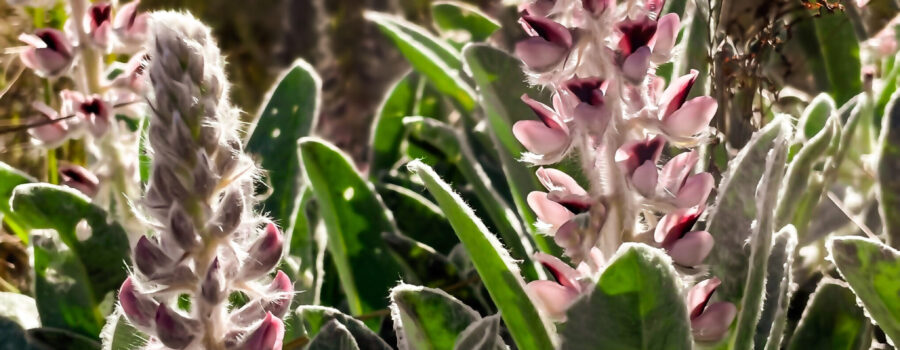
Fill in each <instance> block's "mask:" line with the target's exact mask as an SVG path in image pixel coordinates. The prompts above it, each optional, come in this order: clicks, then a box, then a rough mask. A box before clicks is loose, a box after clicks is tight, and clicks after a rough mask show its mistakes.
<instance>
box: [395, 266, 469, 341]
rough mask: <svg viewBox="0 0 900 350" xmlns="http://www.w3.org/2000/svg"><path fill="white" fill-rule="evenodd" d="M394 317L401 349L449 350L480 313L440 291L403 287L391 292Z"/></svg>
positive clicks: (403, 285)
mask: <svg viewBox="0 0 900 350" xmlns="http://www.w3.org/2000/svg"><path fill="white" fill-rule="evenodd" d="M391 318H393V320H394V330H395V331H396V332H397V346H398V347H399V348H400V349H446V350H452V349H453V344H455V343H456V339H457V338H458V337H459V335H460V333H462V332H463V331H464V330H465V329H466V327H468V326H469V325H470V324H472V323H473V322H475V321H478V320H480V319H481V316H480V315H478V312H476V311H475V310H473V309H472V308H471V307H469V306H467V305H466V304H463V303H462V302H460V301H459V300H456V298H454V297H452V296H450V294H447V292H444V291H443V290H440V289H433V288H426V287H418V286H412V285H408V284H402V283H401V284H400V285H398V286H396V287H394V289H392V290H391Z"/></svg>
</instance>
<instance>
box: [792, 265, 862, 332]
mask: <svg viewBox="0 0 900 350" xmlns="http://www.w3.org/2000/svg"><path fill="white" fill-rule="evenodd" d="M842 284H843V283H842V282H840V281H834V280H830V279H826V280H824V281H822V283H820V284H819V286H818V287H817V288H816V292H815V293H814V294H813V295H812V296H811V297H810V302H809V304H808V305H807V306H806V310H805V311H803V318H801V319H800V323H799V324H798V325H797V329H796V330H795V331H794V334H793V336H791V344H790V346H788V347H787V349H788V350H806V349H829V350H857V349H868V348H869V343H870V342H871V341H872V337H871V335H870V334H871V329H870V328H871V327H870V326H869V320H868V319H866V315H865V313H864V312H863V309H862V308H861V307H859V305H856V296H855V295H853V292H852V291H850V289H847V287H845V286H843V285H842Z"/></svg>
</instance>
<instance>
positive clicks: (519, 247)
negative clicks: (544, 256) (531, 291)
mask: <svg viewBox="0 0 900 350" xmlns="http://www.w3.org/2000/svg"><path fill="white" fill-rule="evenodd" d="M403 124H404V126H406V128H407V130H408V131H409V133H410V136H411V137H413V138H416V139H419V140H422V141H425V142H427V143H428V144H430V145H431V146H432V147H434V148H437V149H439V150H440V151H441V152H443V153H444V154H445V155H446V156H447V157H448V158H449V159H450V161H451V162H452V164H453V165H455V166H456V167H457V169H459V171H460V172H462V174H463V176H464V177H465V178H466V181H467V182H468V184H469V185H470V186H472V188H473V189H474V190H475V195H476V196H478V200H479V201H480V202H481V203H482V204H483V205H484V209H485V211H487V215H488V217H489V218H490V220H491V222H492V223H494V226H495V227H496V228H497V231H499V233H500V237H502V238H503V243H504V244H506V245H507V246H509V247H510V248H509V249H510V251H511V253H512V255H513V257H515V258H516V259H519V260H524V261H525V262H526V265H525V275H526V277H528V278H529V279H536V278H537V273H536V271H537V270H536V269H535V266H534V265H533V264H532V263H530V261H531V255H532V254H533V253H534V248H533V247H532V245H531V240H530V239H529V238H528V237H527V236H525V235H524V232H522V225H521V222H520V221H519V218H518V217H517V216H516V214H515V213H514V212H513V211H512V209H510V208H509V207H508V206H507V204H506V201H505V200H504V199H503V198H502V197H501V196H500V194H499V193H497V191H494V189H493V187H494V186H493V185H492V181H491V180H490V178H489V177H488V176H487V174H485V171H484V168H482V167H481V165H480V164H479V163H478V161H477V160H475V155H474V152H473V151H472V149H471V148H469V146H468V144H467V143H466V142H464V141H463V140H461V138H462V137H463V135H462V133H459V132H457V131H456V130H455V129H453V128H451V127H450V126H448V125H447V124H444V123H442V122H440V121H438V120H434V119H427V118H422V117H407V118H404V119H403Z"/></svg>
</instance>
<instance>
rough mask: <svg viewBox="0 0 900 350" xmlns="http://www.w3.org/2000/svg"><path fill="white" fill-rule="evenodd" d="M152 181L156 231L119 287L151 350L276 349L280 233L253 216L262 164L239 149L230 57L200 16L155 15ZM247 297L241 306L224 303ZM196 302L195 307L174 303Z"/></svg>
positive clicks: (142, 243) (283, 282)
mask: <svg viewBox="0 0 900 350" xmlns="http://www.w3.org/2000/svg"><path fill="white" fill-rule="evenodd" d="M149 51H150V55H151V57H152V61H151V64H150V66H149V69H148V74H149V77H150V80H151V85H152V92H151V93H150V94H149V96H148V101H149V103H150V106H151V110H152V112H153V113H152V119H151V121H150V130H149V143H150V146H151V148H152V150H153V166H152V170H151V171H152V176H151V179H150V183H149V187H148V189H147V193H146V196H145V198H144V200H143V204H144V206H145V207H146V208H147V211H148V212H149V215H150V216H151V219H152V220H153V221H154V222H156V223H157V224H158V225H157V233H156V235H154V236H144V237H141V238H140V239H139V241H138V242H137V244H136V246H135V247H134V254H133V260H134V267H135V271H134V273H133V274H132V275H131V276H130V277H129V278H128V279H127V280H126V281H125V283H124V284H123V285H122V288H121V290H120V291H119V303H120V305H121V309H122V311H123V312H124V314H125V315H126V316H127V318H128V320H129V321H131V323H133V324H134V325H135V326H136V327H138V328H139V329H141V330H142V331H144V332H146V333H147V334H148V335H150V336H151V341H150V344H149V345H148V348H153V349H157V348H163V349H165V348H169V349H254V350H260V349H261V350H265V349H280V348H281V342H282V337H283V334H284V324H283V323H282V321H281V318H282V317H283V316H284V315H285V314H286V312H287V311H288V308H289V307H290V303H291V300H292V298H293V286H292V284H291V281H290V280H289V279H288V277H287V276H286V275H285V274H284V273H282V272H281V271H279V272H278V273H276V274H275V276H274V278H272V277H270V272H271V271H272V270H273V269H274V268H275V266H276V265H277V264H278V262H279V261H280V259H281V254H282V248H283V241H282V235H281V232H280V231H279V230H278V228H277V227H276V226H275V225H274V224H273V223H271V222H268V221H267V220H266V219H265V218H263V217H260V216H258V215H256V214H255V213H254V212H253V210H252V208H253V207H254V204H255V203H254V200H253V196H252V195H253V182H254V176H255V175H256V167H255V165H254V164H253V162H252V161H251V160H250V159H249V158H248V157H247V156H246V155H244V154H243V153H242V149H241V142H240V140H239V138H238V135H237V134H236V132H235V130H236V126H237V122H238V120H237V111H236V110H235V109H234V108H233V107H232V106H231V105H230V104H229V103H228V101H227V98H226V96H227V90H228V83H227V81H226V79H225V75H224V71H223V65H224V62H223V58H222V57H221V55H220V52H219V49H218V47H217V46H216V43H215V42H214V41H213V39H212V37H211V36H210V32H209V28H207V27H206V26H204V25H203V24H202V23H200V22H199V21H197V20H196V19H194V18H193V17H191V16H189V15H185V14H180V13H172V12H161V13H155V14H154V15H153V17H152V32H151V41H150V44H149ZM235 292H243V293H244V294H245V295H247V296H248V297H249V299H250V301H249V302H247V303H246V304H244V305H243V306H240V307H237V306H231V305H229V296H230V295H232V294H233V293H235ZM184 296H187V297H188V300H190V306H189V308H188V309H189V311H188V310H182V309H181V308H179V307H178V305H177V301H178V299H179V297H182V298H183V297H184Z"/></svg>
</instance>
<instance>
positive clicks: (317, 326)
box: [294, 305, 391, 350]
mask: <svg viewBox="0 0 900 350" xmlns="http://www.w3.org/2000/svg"><path fill="white" fill-rule="evenodd" d="M294 315H295V316H296V317H298V318H299V319H300V320H302V323H303V326H304V328H305V329H306V332H307V333H308V334H309V337H311V338H314V337H316V336H317V335H318V334H319V333H320V332H321V330H322V328H323V327H324V326H325V325H326V324H327V323H328V322H330V321H335V322H338V323H340V324H341V325H343V326H344V327H346V329H347V330H348V331H349V332H350V334H352V335H353V339H354V340H355V341H356V343H357V344H359V345H360V346H361V348H362V349H366V350H370V349H371V350H378V349H383V350H390V349H391V347H390V346H389V345H388V344H387V343H385V342H384V340H381V338H379V337H378V335H377V334H375V333H374V332H372V330H370V329H369V328H367V327H366V325H365V324H363V323H362V322H361V321H359V320H357V319H354V318H353V317H350V316H347V315H345V314H343V313H341V312H340V311H338V310H337V309H332V308H330V307H324V306H313V305H304V306H301V307H299V308H297V310H295V311H294Z"/></svg>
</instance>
